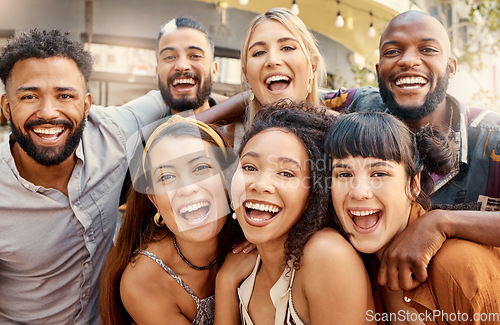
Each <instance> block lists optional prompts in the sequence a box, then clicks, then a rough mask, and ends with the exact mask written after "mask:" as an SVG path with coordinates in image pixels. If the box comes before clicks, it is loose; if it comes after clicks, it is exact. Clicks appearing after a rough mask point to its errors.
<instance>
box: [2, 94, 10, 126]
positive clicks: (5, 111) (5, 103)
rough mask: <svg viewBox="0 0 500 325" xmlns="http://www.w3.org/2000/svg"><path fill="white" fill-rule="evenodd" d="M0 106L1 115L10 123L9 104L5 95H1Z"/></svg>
mask: <svg viewBox="0 0 500 325" xmlns="http://www.w3.org/2000/svg"><path fill="white" fill-rule="evenodd" d="M0 106H1V107H2V111H3V114H4V115H5V117H6V118H7V119H8V120H9V121H10V103H9V99H8V98H7V95H6V94H3V95H2V98H1V99H0Z"/></svg>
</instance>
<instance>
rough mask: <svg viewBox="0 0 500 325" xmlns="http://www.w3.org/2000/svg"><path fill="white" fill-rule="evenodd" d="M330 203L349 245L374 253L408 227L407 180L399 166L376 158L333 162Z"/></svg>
mask: <svg viewBox="0 0 500 325" xmlns="http://www.w3.org/2000/svg"><path fill="white" fill-rule="evenodd" d="M332 167H333V171H332V202H333V206H334V208H335V212H336V214H337V216H338V218H339V220H340V222H341V223H342V226H343V228H344V229H345V231H346V232H347V233H348V234H349V235H350V238H349V239H350V241H351V243H352V244H353V246H354V247H355V248H356V249H357V250H359V251H360V252H363V253H368V254H371V253H376V252H378V251H380V250H381V249H383V248H384V247H385V246H386V245H387V243H388V242H389V241H390V240H392V238H393V237H394V236H395V235H397V234H398V233H400V232H401V231H402V230H403V229H404V228H406V226H407V224H408V217H409V213H410V208H411V202H412V201H411V199H410V196H409V194H408V193H410V191H409V189H410V180H409V178H408V176H407V174H406V171H405V169H404V166H403V164H399V163H396V162H394V161H388V160H381V159H376V158H363V157H352V156H351V157H349V158H346V159H334V160H333V164H332Z"/></svg>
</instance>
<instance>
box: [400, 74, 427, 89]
mask: <svg viewBox="0 0 500 325" xmlns="http://www.w3.org/2000/svg"><path fill="white" fill-rule="evenodd" d="M426 83H427V80H425V79H424V78H422V77H405V78H400V79H398V80H396V85H398V86H401V85H425V84H426ZM406 88H408V87H406ZM413 88H418V86H416V87H413Z"/></svg>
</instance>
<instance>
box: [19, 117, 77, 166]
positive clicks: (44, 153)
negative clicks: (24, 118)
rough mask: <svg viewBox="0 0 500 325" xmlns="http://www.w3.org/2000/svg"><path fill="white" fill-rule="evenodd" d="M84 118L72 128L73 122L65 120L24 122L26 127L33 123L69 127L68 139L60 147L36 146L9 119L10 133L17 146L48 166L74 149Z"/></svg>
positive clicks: (59, 160)
mask: <svg viewBox="0 0 500 325" xmlns="http://www.w3.org/2000/svg"><path fill="white" fill-rule="evenodd" d="M85 122H86V120H85V118H83V119H82V121H81V122H80V123H78V125H77V127H76V128H74V127H73V124H72V123H70V122H67V121H45V120H37V121H30V122H28V123H26V129H29V128H31V127H32V126H35V125H42V124H52V125H66V126H68V127H69V131H70V132H71V133H70V135H69V137H68V139H67V140H66V142H65V143H64V145H63V146H62V147H61V146H59V147H37V146H36V145H35V143H34V142H33V140H32V139H31V137H30V136H29V135H25V134H23V133H22V131H21V129H20V128H18V127H17V126H16V125H15V124H14V122H13V121H12V119H11V123H10V128H11V130H12V134H13V135H14V138H15V139H16V142H17V143H18V144H19V146H20V147H21V148H22V149H23V150H24V151H25V152H26V153H27V154H28V156H30V157H31V158H32V159H33V160H34V161H36V162H37V163H39V164H40V165H43V166H45V167H50V166H54V165H59V164H60V163H62V162H63V161H65V160H66V159H68V157H69V156H71V154H72V153H73V152H74V151H75V149H76V147H77V146H78V144H79V143H80V139H81V138H82V134H83V130H84V129H85Z"/></svg>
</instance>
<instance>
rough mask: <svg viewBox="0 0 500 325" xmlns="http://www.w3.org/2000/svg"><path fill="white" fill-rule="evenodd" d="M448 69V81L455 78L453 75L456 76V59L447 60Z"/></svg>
mask: <svg viewBox="0 0 500 325" xmlns="http://www.w3.org/2000/svg"><path fill="white" fill-rule="evenodd" d="M448 69H449V70H450V74H449V75H448V78H449V79H453V78H455V75H456V74H457V59H456V58H453V57H451V58H449V59H448Z"/></svg>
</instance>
